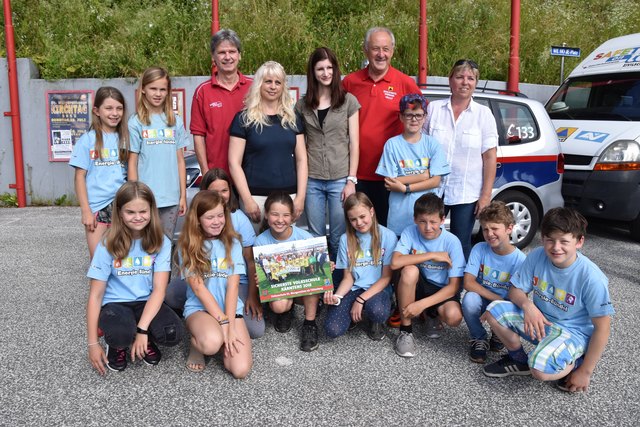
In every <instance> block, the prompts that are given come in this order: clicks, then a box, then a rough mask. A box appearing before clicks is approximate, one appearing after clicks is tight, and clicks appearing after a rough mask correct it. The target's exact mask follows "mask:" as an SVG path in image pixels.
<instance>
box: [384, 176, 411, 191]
mask: <svg viewBox="0 0 640 427" xmlns="http://www.w3.org/2000/svg"><path fill="white" fill-rule="evenodd" d="M384 188H386V189H387V190H389V191H395V192H396V193H404V191H405V189H406V188H407V187H406V185H404V184H403V183H401V182H400V181H398V180H397V179H396V178H389V177H386V178H385V179H384Z"/></svg>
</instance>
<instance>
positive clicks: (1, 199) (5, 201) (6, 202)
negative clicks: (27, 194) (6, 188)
mask: <svg viewBox="0 0 640 427" xmlns="http://www.w3.org/2000/svg"><path fill="white" fill-rule="evenodd" d="M0 206H5V207H11V208H17V207H18V196H16V194H15V193H2V194H0Z"/></svg>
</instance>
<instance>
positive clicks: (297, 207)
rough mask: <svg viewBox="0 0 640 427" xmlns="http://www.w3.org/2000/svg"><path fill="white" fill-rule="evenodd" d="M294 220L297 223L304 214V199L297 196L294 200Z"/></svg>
mask: <svg viewBox="0 0 640 427" xmlns="http://www.w3.org/2000/svg"><path fill="white" fill-rule="evenodd" d="M293 211H294V212H293V220H294V221H297V220H298V218H300V215H302V212H304V197H300V196H299V195H297V194H296V197H295V198H294V199H293Z"/></svg>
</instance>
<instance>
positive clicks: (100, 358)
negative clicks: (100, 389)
mask: <svg viewBox="0 0 640 427" xmlns="http://www.w3.org/2000/svg"><path fill="white" fill-rule="evenodd" d="M108 361H109V360H108V359H107V355H106V354H105V353H104V350H103V349H102V346H101V345H99V344H96V345H90V346H89V362H91V366H93V367H94V369H95V370H96V371H98V373H99V374H100V375H104V374H105V373H106V372H107V370H106V369H105V366H107V362H108Z"/></svg>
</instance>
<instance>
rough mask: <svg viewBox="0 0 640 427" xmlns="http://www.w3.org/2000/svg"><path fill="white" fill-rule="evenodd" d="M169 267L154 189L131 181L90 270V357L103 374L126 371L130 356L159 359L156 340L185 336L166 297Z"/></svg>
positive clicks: (116, 204)
mask: <svg viewBox="0 0 640 427" xmlns="http://www.w3.org/2000/svg"><path fill="white" fill-rule="evenodd" d="M170 272H171V242H170V241H169V239H167V238H166V237H165V236H164V235H163V233H162V226H161V225H160V219H159V217H158V210H157V208H156V203H155V199H154V197H153V193H152V192H151V190H150V189H149V187H147V186H146V185H144V184H143V183H140V182H127V183H125V184H124V185H123V186H122V187H121V188H120V189H119V190H118V192H117V193H116V196H115V200H114V202H113V218H112V226H111V228H110V229H109V230H108V231H107V233H106V234H105V238H104V240H103V241H101V242H100V244H99V245H98V247H97V248H96V253H95V255H94V257H93V260H92V261H91V267H90V268H89V272H88V273H87V276H88V277H89V278H90V279H91V283H90V286H91V287H90V289H89V301H88V302H87V339H88V346H89V361H90V362H91V364H92V365H93V367H94V368H95V369H96V370H97V371H98V372H99V373H100V374H101V375H104V373H105V372H106V370H105V366H106V367H107V368H109V369H111V370H112V371H123V370H124V369H125V368H126V367H127V358H128V356H130V357H131V360H132V361H135V360H136V359H142V360H143V361H144V362H145V363H146V364H148V365H157V364H158V363H159V362H160V357H161V354H160V350H159V349H158V347H157V345H156V344H162V345H166V346H173V345H176V344H178V343H179V342H180V341H182V336H183V335H184V327H183V326H182V322H181V321H180V319H179V318H178V316H177V315H176V314H175V313H174V312H173V310H171V308H169V307H168V306H167V305H165V304H164V303H163V302H162V301H163V300H164V296H165V292H166V289H167V283H168V282H169V273H170ZM98 326H100V328H101V329H102V330H103V331H104V340H105V342H106V343H107V350H106V353H105V351H104V350H103V349H102V346H101V345H100V342H99V340H98Z"/></svg>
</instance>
